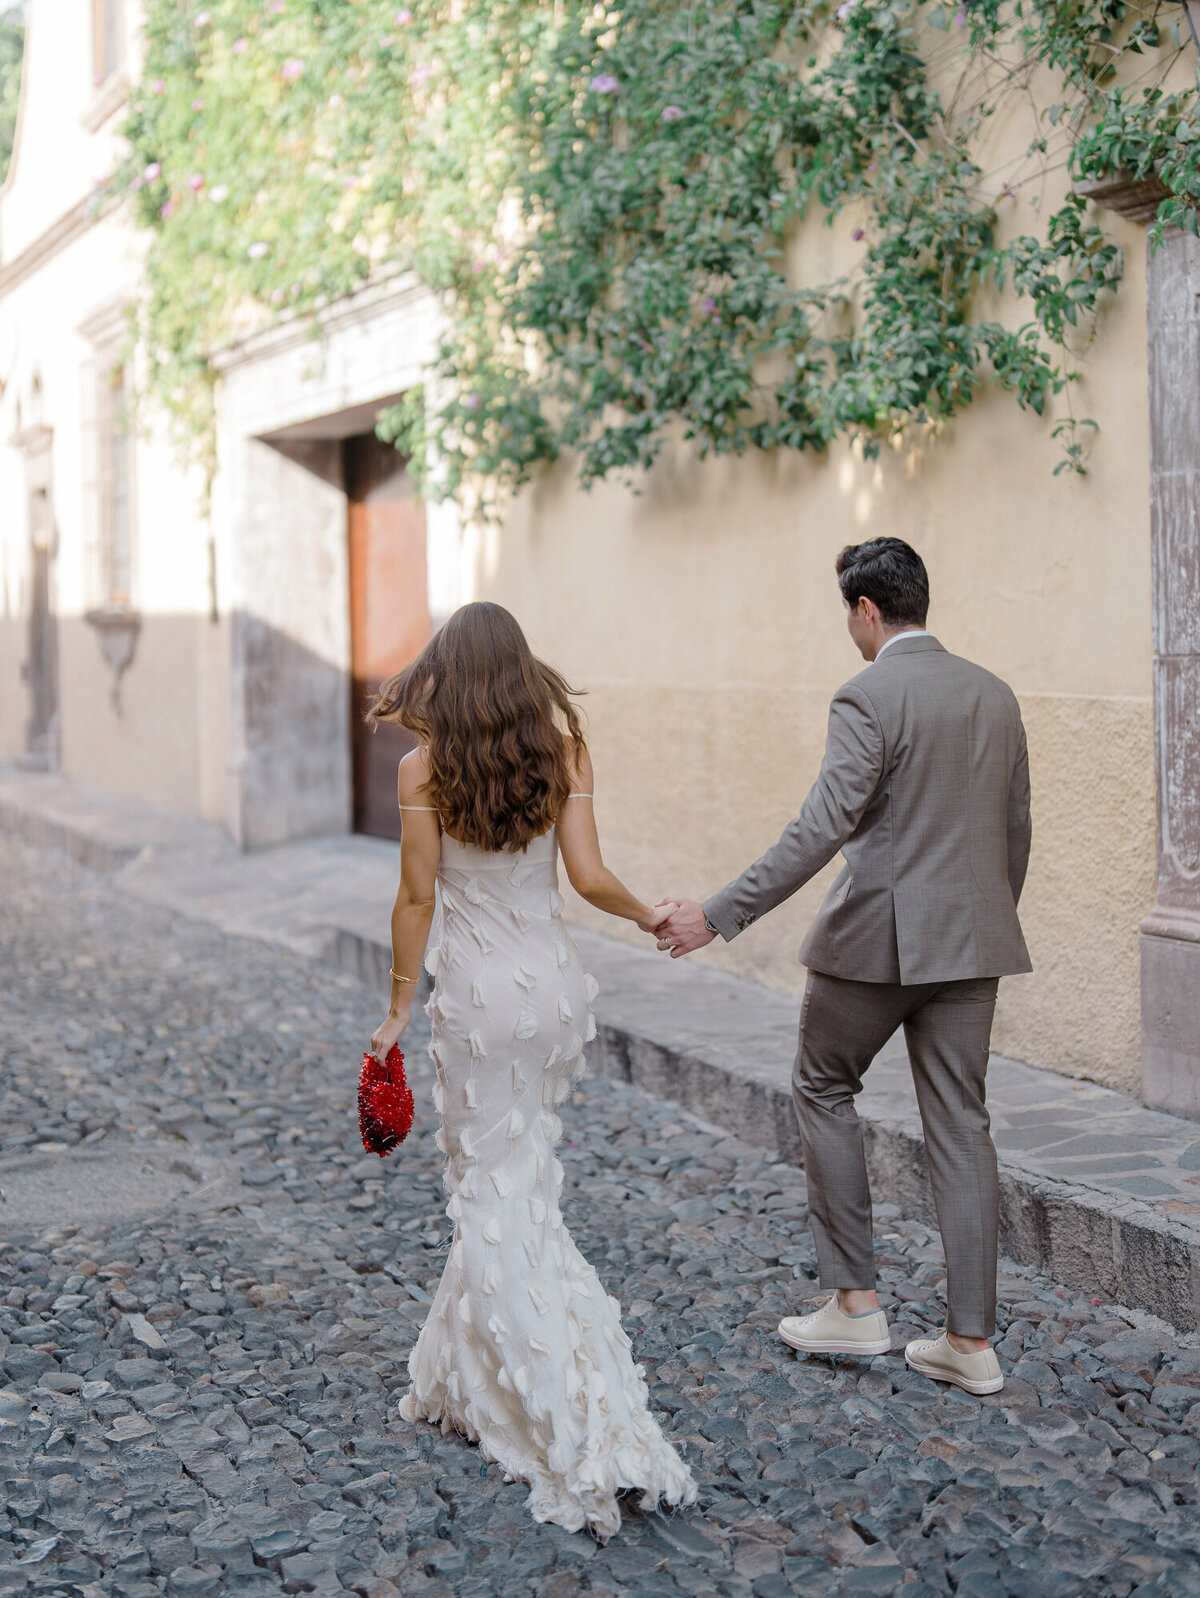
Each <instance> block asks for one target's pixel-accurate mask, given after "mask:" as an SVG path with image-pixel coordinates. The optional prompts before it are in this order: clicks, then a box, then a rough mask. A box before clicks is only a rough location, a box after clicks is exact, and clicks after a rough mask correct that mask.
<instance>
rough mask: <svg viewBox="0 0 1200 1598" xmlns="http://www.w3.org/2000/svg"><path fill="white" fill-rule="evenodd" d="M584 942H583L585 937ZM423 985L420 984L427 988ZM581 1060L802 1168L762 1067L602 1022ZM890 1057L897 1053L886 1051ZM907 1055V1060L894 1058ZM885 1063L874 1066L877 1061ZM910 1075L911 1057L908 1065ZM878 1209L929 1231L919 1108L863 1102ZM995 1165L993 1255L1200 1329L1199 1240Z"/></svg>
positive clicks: (357, 939)
mask: <svg viewBox="0 0 1200 1598" xmlns="http://www.w3.org/2000/svg"><path fill="white" fill-rule="evenodd" d="M580 941H581V942H584V943H585V944H586V943H588V942H590V941H591V940H590V939H589V938H588V937H587V935H586V934H585V935H584V937H583V938H582V939H581V940H580ZM325 953H326V958H327V959H328V961H329V963H330V964H331V965H335V966H336V967H337V968H338V969H339V970H342V971H345V972H347V973H348V974H350V975H353V976H357V977H360V978H362V979H364V980H366V981H370V982H375V983H377V984H380V985H382V983H383V981H384V980H385V979H386V977H387V972H388V966H389V965H390V955H389V951H388V948H387V946H386V945H385V944H383V943H377V942H375V941H374V940H371V939H367V938H364V937H362V936H361V935H359V934H357V933H354V932H350V931H347V930H345V929H338V931H337V933H336V934H335V935H334V936H333V937H332V938H331V940H330V942H329V944H328V945H327V948H326V951H325ZM426 980H427V979H426ZM604 1008H605V1006H604V1003H603V995H602V998H601V1001H600V1003H599V1004H598V1010H599V1011H600V1018H599V1025H598V1031H597V1038H596V1041H595V1043H594V1044H593V1045H592V1046H591V1047H590V1049H589V1051H588V1056H589V1064H590V1065H591V1067H592V1070H593V1071H596V1072H598V1073H600V1074H601V1075H603V1076H609V1077H613V1078H616V1079H617V1080H619V1081H623V1082H630V1083H633V1084H634V1085H635V1086H637V1087H640V1088H643V1089H644V1090H645V1091H646V1092H648V1093H652V1094H654V1095H655V1096H656V1097H658V1098H661V1099H667V1100H670V1101H672V1102H674V1103H677V1104H679V1105H680V1106H681V1107H682V1108H684V1109H686V1110H688V1111H690V1112H691V1113H692V1114H694V1115H696V1116H699V1117H700V1118H701V1119H703V1120H706V1121H708V1122H710V1123H713V1124H718V1123H719V1124H720V1125H721V1126H722V1127H726V1128H729V1129H730V1130H735V1131H736V1133H737V1135H738V1137H739V1138H741V1139H742V1140H743V1141H745V1142H747V1143H750V1144H753V1145H755V1146H756V1147H758V1148H761V1149H764V1150H766V1151H767V1152H768V1153H769V1154H772V1155H774V1156H775V1157H776V1158H777V1159H779V1160H783V1161H786V1163H787V1164H789V1165H795V1166H797V1167H801V1168H802V1167H803V1163H804V1162H803V1157H802V1154H801V1149H800V1135H799V1131H798V1129H797V1126H796V1115H795V1111H794V1109H793V1108H792V1096H791V1088H790V1083H788V1082H787V1081H786V1080H785V1081H782V1082H780V1081H773V1080H770V1077H769V1075H768V1073H767V1071H765V1070H763V1069H759V1070H750V1069H738V1067H737V1066H736V1065H731V1064H730V1063H728V1062H725V1061H721V1060H717V1059H713V1058H706V1057H705V1055H704V1054H703V1053H701V1052H700V1051H699V1050H696V1049H694V1048H693V1049H686V1050H681V1049H676V1048H673V1047H672V1046H671V1045H670V1044H667V1043H664V1042H662V1041H660V1040H656V1039H655V1038H653V1037H650V1036H648V1035H646V1032H645V1030H644V1029H640V1030H637V1031H635V1030H633V1029H632V1028H631V1027H630V1026H628V1025H623V1024H620V1023H614V1022H613V1021H612V1020H606V1019H603V1010H604ZM888 1052H889V1053H890V1056H891V1058H892V1059H893V1060H895V1058H896V1056H895V1052H894V1050H892V1051H888ZM901 1057H902V1058H903V1056H901ZM882 1059H883V1057H881V1063H882ZM904 1064H905V1068H907V1060H904ZM858 1108H859V1115H860V1117H861V1119H862V1122H863V1131H864V1137H865V1141H866V1148H867V1165H868V1169H869V1171H870V1177H871V1192H872V1195H873V1197H874V1199H875V1201H876V1202H877V1203H891V1204H896V1205H898V1206H899V1208H900V1210H901V1213H902V1214H904V1215H906V1216H909V1217H912V1218H913V1219H915V1220H919V1221H922V1222H923V1223H925V1224H926V1225H929V1226H931V1227H936V1225H937V1217H936V1215H935V1213H934V1208H933V1198H932V1194H931V1192H930V1188H929V1179H928V1175H927V1172H926V1166H925V1145H924V1142H923V1139H922V1136H921V1129H920V1123H919V1120H917V1118H916V1114H915V1111H914V1112H913V1114H912V1115H911V1117H908V1116H905V1117H903V1118H898V1117H897V1116H896V1115H895V1114H894V1113H889V1115H888V1117H887V1119H886V1120H885V1119H882V1118H880V1116H879V1115H878V1113H875V1114H873V1113H872V1105H871V1103H870V1101H869V1099H867V1098H866V1097H865V1096H864V1098H863V1100H862V1101H860V1104H859V1106H858ZM999 1168H1000V1252H1001V1253H1002V1254H1005V1255H1007V1256H1008V1258H1009V1259H1012V1260H1015V1261H1016V1262H1017V1263H1018V1264H1021V1265H1032V1266H1035V1267H1037V1268H1038V1269H1039V1270H1044V1271H1046V1272H1047V1273H1048V1274H1049V1275H1050V1276H1052V1277H1054V1278H1055V1280H1056V1281H1059V1282H1062V1283H1063V1284H1064V1285H1065V1286H1067V1287H1073V1288H1077V1289H1079V1290H1080V1291H1083V1292H1085V1293H1088V1294H1089V1295H1091V1296H1093V1297H1096V1298H1100V1299H1103V1300H1105V1301H1106V1302H1109V1301H1112V1302H1118V1303H1121V1304H1125V1305H1128V1306H1130V1307H1132V1308H1135V1309H1141V1310H1146V1311H1148V1312H1149V1313H1150V1314H1152V1315H1156V1316H1158V1317H1159V1318H1160V1319H1162V1320H1164V1321H1167V1322H1168V1323H1169V1324H1171V1325H1173V1326H1175V1327H1177V1328H1178V1329H1179V1330H1180V1331H1183V1332H1194V1331H1198V1330H1200V1240H1198V1239H1197V1237H1196V1236H1195V1234H1194V1233H1191V1232H1190V1229H1188V1228H1185V1227H1184V1226H1176V1225H1173V1224H1171V1223H1170V1222H1169V1221H1167V1220H1166V1219H1165V1217H1164V1216H1162V1215H1161V1214H1159V1213H1158V1212H1156V1211H1155V1210H1154V1209H1153V1208H1152V1207H1151V1206H1149V1205H1146V1204H1141V1203H1139V1202H1138V1201H1137V1200H1136V1199H1127V1200H1123V1201H1122V1200H1119V1199H1115V1198H1114V1197H1113V1196H1111V1195H1108V1194H1105V1193H1102V1192H1099V1191H1097V1190H1096V1189H1092V1188H1087V1187H1084V1186H1082V1185H1081V1184H1078V1183H1074V1182H1063V1181H1055V1180H1053V1179H1051V1178H1048V1177H1040V1176H1036V1175H1034V1174H1032V1173H1030V1172H1028V1171H1025V1170H1023V1169H1021V1168H1020V1167H1019V1166H1017V1165H1014V1164H1013V1163H1012V1162H1011V1161H1008V1160H1006V1159H1005V1158H1004V1157H1003V1155H1001V1156H1000V1160H999Z"/></svg>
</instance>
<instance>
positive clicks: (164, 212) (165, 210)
mask: <svg viewBox="0 0 1200 1598" xmlns="http://www.w3.org/2000/svg"><path fill="white" fill-rule="evenodd" d="M177 210H178V206H177V205H176V204H175V201H174V200H168V201H167V202H166V204H165V205H163V206H162V207H160V209H159V213H158V214H159V216H161V217H162V219H163V221H164V222H165V221H166V220H167V218H168V217H172V216H174V215H175V212H176V211H177Z"/></svg>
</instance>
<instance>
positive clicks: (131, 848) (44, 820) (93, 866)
mask: <svg viewBox="0 0 1200 1598" xmlns="http://www.w3.org/2000/svg"><path fill="white" fill-rule="evenodd" d="M0 831H4V832H11V833H14V834H16V835H17V836H18V837H21V838H27V839H28V840H29V842H30V843H33V844H37V845H38V847H39V848H42V849H61V850H62V851H63V853H64V854H68V855H70V857H71V859H72V860H76V861H78V863H79V864H80V865H81V866H87V867H88V869H89V870H91V871H119V870H120V869H121V867H122V866H125V865H128V863H129V862H130V861H131V860H132V859H133V858H134V857H135V856H136V855H137V854H139V853H140V845H138V844H132V843H131V844H114V843H108V842H106V841H105V840H104V839H103V838H97V837H96V836H95V835H94V834H93V833H91V832H87V831H84V830H82V829H81V828H79V827H77V826H73V825H72V824H71V823H70V822H66V821H59V820H57V819H56V818H55V817H54V816H49V815H46V814H45V813H44V812H43V811H38V810H25V809H23V808H22V807H21V806H19V805H12V804H7V803H5V802H4V800H0Z"/></svg>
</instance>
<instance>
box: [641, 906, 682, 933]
mask: <svg viewBox="0 0 1200 1598" xmlns="http://www.w3.org/2000/svg"><path fill="white" fill-rule="evenodd" d="M674 908H675V906H674V905H673V904H672V903H671V901H670V900H669V899H664V900H663V901H662V902H661V903H660V904H656V905H655V906H654V908H653V910H651V911H649V912H648V914H647V916H646V919H645V920H644V921H639V922H638V928H639V929H640V930H641V931H642V932H651V933H657V931H658V929H659V927H661V926H662V924H663V922H664V921H665V920H666V919H667V917H668V916H669V915H670V914H671V911H672V910H673V909H674Z"/></svg>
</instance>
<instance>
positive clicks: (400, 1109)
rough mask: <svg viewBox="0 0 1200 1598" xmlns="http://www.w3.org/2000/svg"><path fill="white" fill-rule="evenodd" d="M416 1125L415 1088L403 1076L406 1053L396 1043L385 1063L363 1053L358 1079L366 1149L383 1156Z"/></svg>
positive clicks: (359, 1113) (359, 1127)
mask: <svg viewBox="0 0 1200 1598" xmlns="http://www.w3.org/2000/svg"><path fill="white" fill-rule="evenodd" d="M412 1124H413V1096H412V1089H411V1088H410V1087H409V1085H408V1081H407V1079H406V1078H405V1075H404V1056H403V1055H402V1054H401V1053H400V1045H399V1044H398V1043H393V1044H392V1046H391V1048H390V1049H389V1050H388V1055H387V1059H386V1060H385V1061H384V1063H383V1064H382V1065H380V1063H379V1061H378V1060H377V1059H376V1058H375V1056H374V1055H373V1054H364V1055H363V1063H362V1072H361V1073H360V1075H359V1078H358V1129H359V1131H360V1132H361V1133H362V1140H363V1148H365V1149H366V1151H367V1153H368V1154H378V1155H379V1157H380V1158H381V1159H382V1158H383V1157H384V1156H385V1155H387V1154H390V1153H391V1152H392V1150H393V1149H394V1148H397V1147H398V1146H399V1145H400V1144H401V1143H403V1142H404V1139H405V1138H406V1137H407V1136H408V1134H409V1131H410V1129H411V1127H412Z"/></svg>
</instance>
